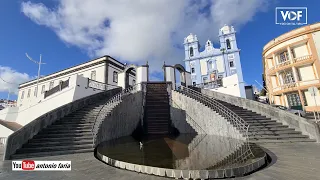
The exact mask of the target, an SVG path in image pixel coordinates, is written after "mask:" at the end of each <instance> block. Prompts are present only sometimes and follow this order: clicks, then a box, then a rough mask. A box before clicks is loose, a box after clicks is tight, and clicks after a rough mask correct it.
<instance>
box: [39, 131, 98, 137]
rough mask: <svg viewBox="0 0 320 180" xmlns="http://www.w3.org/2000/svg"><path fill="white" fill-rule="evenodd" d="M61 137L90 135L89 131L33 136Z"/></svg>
mask: <svg viewBox="0 0 320 180" xmlns="http://www.w3.org/2000/svg"><path fill="white" fill-rule="evenodd" d="M59 137H60V138H61V137H69V138H70V137H92V133H91V132H86V133H60V134H50V133H49V134H48V133H44V134H37V135H35V136H34V138H59Z"/></svg>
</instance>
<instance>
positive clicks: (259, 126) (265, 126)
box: [249, 123, 288, 128]
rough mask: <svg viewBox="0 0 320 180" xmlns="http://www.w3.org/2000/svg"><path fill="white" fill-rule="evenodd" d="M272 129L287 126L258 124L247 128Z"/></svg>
mask: <svg viewBox="0 0 320 180" xmlns="http://www.w3.org/2000/svg"><path fill="white" fill-rule="evenodd" d="M272 127H284V128H286V127H288V126H287V125H283V124H281V123H279V124H271V125H260V124H250V127H249V128H272Z"/></svg>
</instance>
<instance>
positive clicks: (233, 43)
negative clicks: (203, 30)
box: [184, 25, 245, 97]
mask: <svg viewBox="0 0 320 180" xmlns="http://www.w3.org/2000/svg"><path fill="white" fill-rule="evenodd" d="M219 42H220V47H219V48H215V47H213V44H212V42H211V41H210V40H208V41H207V42H206V44H205V48H204V50H203V51H202V52H200V43H199V41H198V38H197V36H196V35H194V34H190V35H189V36H187V37H186V38H185V39H184V47H185V59H184V62H185V67H186V71H189V72H190V73H191V81H192V84H193V85H194V86H200V87H206V88H209V89H216V88H220V87H222V86H223V87H224V88H228V87H227V86H235V84H237V85H240V84H242V85H240V86H243V88H242V87H239V91H240V92H239V95H237V96H240V97H244V96H245V95H244V94H245V90H244V82H243V75H242V68H241V62H240V49H239V48H238V46H237V40H236V31H235V30H234V27H233V26H227V25H225V26H224V27H222V28H221V29H220V31H219ZM231 76H233V77H234V78H232V79H233V80H232V82H231V81H230V83H228V82H224V81H225V80H227V79H225V78H228V77H231ZM223 80H224V81H223ZM213 82H221V83H218V84H217V83H216V84H213ZM222 82H224V83H222ZM203 85H204V86H203ZM227 94H229V93H227Z"/></svg>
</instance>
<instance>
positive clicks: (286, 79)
mask: <svg viewBox="0 0 320 180" xmlns="http://www.w3.org/2000/svg"><path fill="white" fill-rule="evenodd" d="M282 77H283V84H291V83H294V82H295V81H294V77H293V73H292V71H288V72H285V73H283V74H282Z"/></svg>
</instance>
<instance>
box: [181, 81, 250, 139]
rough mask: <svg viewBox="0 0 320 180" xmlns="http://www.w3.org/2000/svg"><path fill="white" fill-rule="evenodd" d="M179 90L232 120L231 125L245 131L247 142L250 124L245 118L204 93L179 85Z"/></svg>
mask: <svg viewBox="0 0 320 180" xmlns="http://www.w3.org/2000/svg"><path fill="white" fill-rule="evenodd" d="M179 91H182V92H185V93H188V95H193V96H195V97H196V98H195V99H201V100H202V101H203V102H204V103H205V104H206V105H207V104H208V105H209V107H210V108H212V109H214V110H215V111H216V112H218V113H219V114H221V115H223V116H224V117H225V118H227V119H228V120H230V121H232V122H233V123H232V124H233V125H235V126H236V127H238V128H240V130H241V129H242V130H243V132H245V138H246V141H247V142H249V136H248V131H249V127H250V125H249V124H248V123H247V122H245V120H244V119H242V118H241V117H240V116H238V115H237V114H236V113H235V112H233V111H232V110H230V109H229V108H227V107H226V106H224V105H223V104H221V103H219V102H218V101H217V100H215V99H213V98H211V97H209V96H207V95H206V94H202V93H200V92H197V91H195V90H193V89H190V88H187V87H184V86H181V88H180V89H179Z"/></svg>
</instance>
